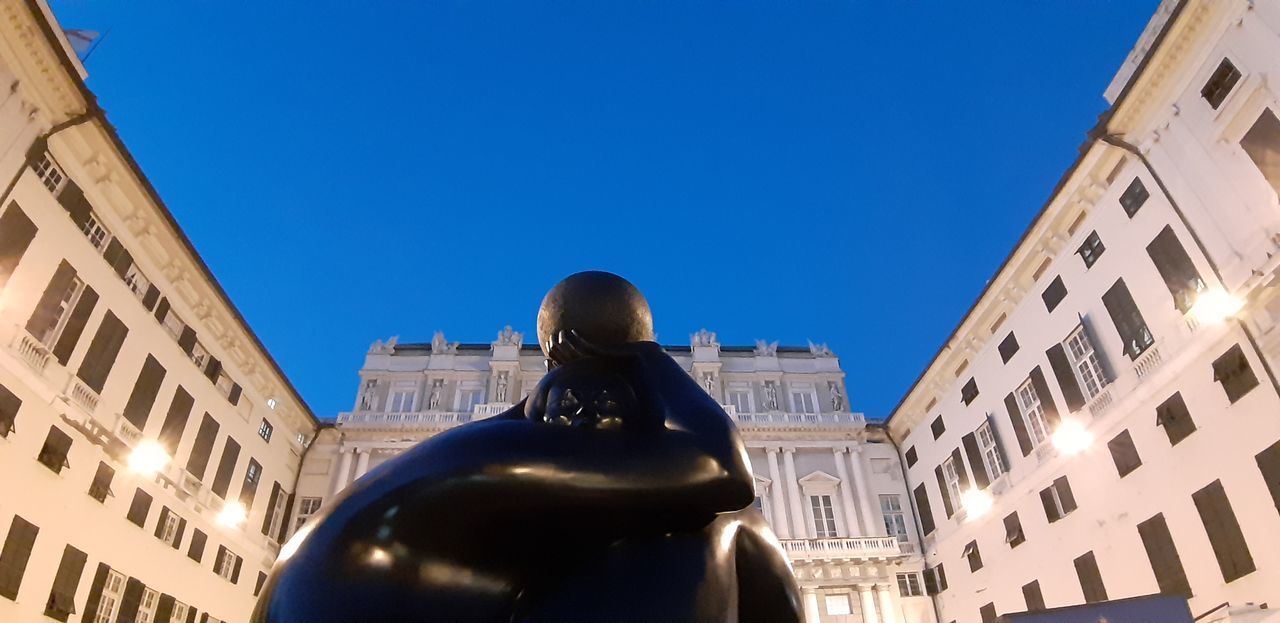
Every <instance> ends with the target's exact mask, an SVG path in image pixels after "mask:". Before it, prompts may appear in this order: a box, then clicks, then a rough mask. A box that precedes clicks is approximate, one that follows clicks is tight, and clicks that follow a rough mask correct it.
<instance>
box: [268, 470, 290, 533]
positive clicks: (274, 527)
mask: <svg viewBox="0 0 1280 623" xmlns="http://www.w3.org/2000/svg"><path fill="white" fill-rule="evenodd" d="M288 501H289V496H287V495H285V493H284V490H283V489H281V488H280V483H278V482H273V483H271V498H270V499H269V500H268V501H267V513H266V515H265V516H264V517H263V518H262V533H263V534H265V535H267V537H268V538H270V539H271V540H273V541H280V540H282V539H283V537H282V536H281V535H280V526H281V525H283V523H284V512H285V505H286V504H287V503H288Z"/></svg>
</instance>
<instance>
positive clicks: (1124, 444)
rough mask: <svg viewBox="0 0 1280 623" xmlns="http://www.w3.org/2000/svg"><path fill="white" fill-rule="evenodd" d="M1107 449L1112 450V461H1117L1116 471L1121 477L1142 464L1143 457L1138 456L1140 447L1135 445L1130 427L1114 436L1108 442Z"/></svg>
mask: <svg viewBox="0 0 1280 623" xmlns="http://www.w3.org/2000/svg"><path fill="white" fill-rule="evenodd" d="M1107 450H1110V451H1111V462H1113V463H1115V465H1116V473H1117V474H1119V475H1120V477H1121V478H1124V477H1125V476H1128V475H1129V474H1130V473H1131V472H1132V471H1133V470H1135V469H1138V468H1139V467H1141V466H1142V457H1140V456H1138V448H1137V446H1134V445H1133V436H1132V435H1130V434H1129V430H1128V429H1125V430H1122V431H1120V433H1119V434H1117V435H1116V436H1115V437H1112V438H1111V441H1108V442H1107Z"/></svg>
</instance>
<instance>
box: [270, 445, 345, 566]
mask: <svg viewBox="0 0 1280 623" xmlns="http://www.w3.org/2000/svg"><path fill="white" fill-rule="evenodd" d="M326 428H334V425H333V424H330V423H328V422H321V423H320V425H319V426H317V427H316V433H315V435H314V436H312V437H311V440H310V441H309V442H307V447H305V448H303V449H302V456H300V457H298V469H297V471H295V472H294V474H293V491H292V492H291V493H289V506H288V508H285V510H284V521H282V522H281V523H280V532H281V535H284V534H288V533H289V532H290V530H289V525H290V524H291V523H292V522H293V511H294V509H296V508H297V506H298V483H300V482H302V467H303V465H304V464H306V462H307V454H308V453H309V452H311V447H312V446H314V445H316V442H317V441H319V440H320V433H321V431H323V430H325V429H326ZM281 535H277V536H281ZM267 536H268V537H270V536H271V535H267ZM276 542H277V543H279V544H280V546H281V547H284V540H282V539H277V541H276ZM277 556H278V555H277Z"/></svg>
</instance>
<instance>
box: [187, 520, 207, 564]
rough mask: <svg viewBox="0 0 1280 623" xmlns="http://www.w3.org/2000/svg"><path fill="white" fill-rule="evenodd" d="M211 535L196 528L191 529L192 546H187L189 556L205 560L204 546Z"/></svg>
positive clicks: (197, 559)
mask: <svg viewBox="0 0 1280 623" xmlns="http://www.w3.org/2000/svg"><path fill="white" fill-rule="evenodd" d="M208 540H209V537H208V536H207V535H205V533H204V532H203V531H202V530H200V529H199V528H196V529H194V530H192V531H191V547H189V548H187V558H190V559H191V560H194V561H196V562H200V561H202V560H204V546H205V542H206V541H208Z"/></svg>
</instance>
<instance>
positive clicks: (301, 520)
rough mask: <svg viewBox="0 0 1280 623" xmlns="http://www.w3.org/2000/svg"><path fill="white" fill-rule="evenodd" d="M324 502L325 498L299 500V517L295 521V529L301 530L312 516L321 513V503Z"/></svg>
mask: <svg viewBox="0 0 1280 623" xmlns="http://www.w3.org/2000/svg"><path fill="white" fill-rule="evenodd" d="M323 501H324V498H301V499H299V500H298V516H297V518H296V519H295V520H294V523H293V529H294V530H297V529H298V528H301V527H302V524H305V523H307V520H308V519H310V518H311V516H312V515H314V514H316V513H317V512H319V511H320V503H321V502H323Z"/></svg>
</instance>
